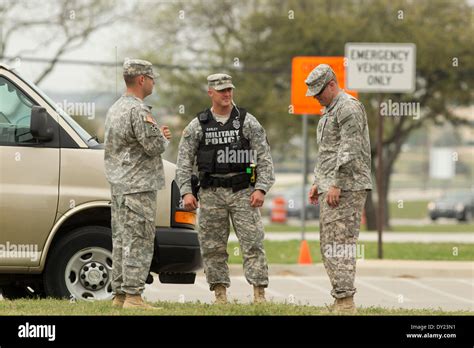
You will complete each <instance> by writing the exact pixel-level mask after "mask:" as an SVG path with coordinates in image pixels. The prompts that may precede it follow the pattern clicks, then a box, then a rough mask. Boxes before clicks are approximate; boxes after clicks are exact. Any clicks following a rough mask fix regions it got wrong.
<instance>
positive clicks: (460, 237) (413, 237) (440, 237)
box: [229, 232, 474, 243]
mask: <svg viewBox="0 0 474 348" xmlns="http://www.w3.org/2000/svg"><path fill="white" fill-rule="evenodd" d="M305 236H306V239H307V240H319V232H309V233H306V234H305ZM265 239H266V240H279V241H284V240H293V239H301V233H299V232H266V233H265ZM229 240H230V241H234V242H235V241H237V237H236V236H235V234H234V233H231V235H230V237H229ZM359 241H364V242H376V241H377V233H376V232H360V234H359ZM383 241H384V242H387V243H406V242H416V243H474V233H470V232H464V233H442V232H436V233H427V232H423V233H419V232H384V233H383Z"/></svg>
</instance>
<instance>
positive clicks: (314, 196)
mask: <svg viewBox="0 0 474 348" xmlns="http://www.w3.org/2000/svg"><path fill="white" fill-rule="evenodd" d="M318 196H319V195H318V186H317V185H313V186H311V189H310V190H309V194H308V198H309V203H311V204H314V205H318V203H319V202H318Z"/></svg>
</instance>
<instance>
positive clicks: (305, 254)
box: [298, 239, 313, 265]
mask: <svg viewBox="0 0 474 348" xmlns="http://www.w3.org/2000/svg"><path fill="white" fill-rule="evenodd" d="M298 263H299V264H300V265H309V264H311V263H313V260H311V253H310V252H309V245H308V242H307V241H306V239H303V240H302V241H301V245H300V256H299V257H298Z"/></svg>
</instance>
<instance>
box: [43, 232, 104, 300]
mask: <svg viewBox="0 0 474 348" xmlns="http://www.w3.org/2000/svg"><path fill="white" fill-rule="evenodd" d="M98 260H99V261H98ZM104 260H105V261H104ZM91 264H93V267H96V264H97V265H101V268H102V270H103V271H101V272H102V273H101V274H100V275H101V276H104V281H106V283H104V284H105V285H103V286H102V285H101V288H100V291H99V290H97V291H96V290H92V289H91V288H86V287H85V285H84V284H83V281H84V280H81V279H79V277H85V275H84V270H85V269H86V268H87V267H86V266H87V265H91ZM77 265H84V266H77ZM67 267H69V268H70V269H72V270H69V271H68V270H66V268H67ZM89 267H91V266H89ZM97 267H99V266H97ZM97 271H98V269H97ZM66 272H68V274H67V275H66ZM97 274H98V273H96V275H97ZM111 278H112V233H111V229H110V228H108V227H104V226H85V227H79V228H77V229H75V230H72V231H70V232H68V233H67V235H65V236H63V237H62V238H61V239H60V240H59V241H58V242H57V243H56V244H55V246H54V247H53V250H52V251H51V252H50V254H49V256H48V259H47V262H46V267H45V271H44V273H43V281H44V288H45V292H46V295H47V296H49V297H53V298H70V299H71V298H72V297H74V298H75V299H109V298H112V292H111V287H110V280H111ZM86 280H87V279H86ZM86 284H88V283H86ZM88 285H89V286H90V284H88ZM71 289H73V290H72V291H71ZM95 295H97V297H96V296H95Z"/></svg>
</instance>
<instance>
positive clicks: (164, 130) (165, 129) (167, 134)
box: [160, 126, 171, 140]
mask: <svg viewBox="0 0 474 348" xmlns="http://www.w3.org/2000/svg"><path fill="white" fill-rule="evenodd" d="M160 130H161V133H163V135H164V136H165V138H166V139H168V140H170V139H171V132H170V129H169V128H168V126H161V127H160Z"/></svg>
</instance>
